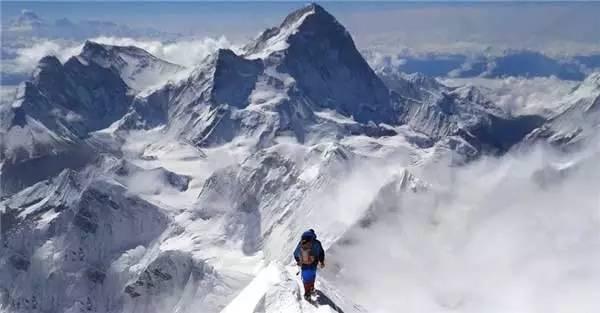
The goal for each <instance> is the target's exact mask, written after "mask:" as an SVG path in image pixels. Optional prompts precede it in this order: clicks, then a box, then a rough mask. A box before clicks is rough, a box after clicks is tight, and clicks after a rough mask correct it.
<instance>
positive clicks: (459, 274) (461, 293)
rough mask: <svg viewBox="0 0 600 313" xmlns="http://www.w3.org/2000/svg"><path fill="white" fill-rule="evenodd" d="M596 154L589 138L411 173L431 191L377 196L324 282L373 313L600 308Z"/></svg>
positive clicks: (337, 251)
mask: <svg viewBox="0 0 600 313" xmlns="http://www.w3.org/2000/svg"><path fill="white" fill-rule="evenodd" d="M599 158H600V146H599V145H598V144H596V143H594V142H593V141H591V144H590V146H588V147H586V148H585V149H583V150H582V151H580V152H577V153H572V154H568V155H564V154H561V153H558V152H557V151H555V150H550V149H547V148H544V147H538V148H536V149H532V150H531V151H529V152H527V153H522V152H520V153H516V152H515V153H511V154H508V155H505V156H503V157H500V158H491V157H489V158H483V159H481V160H479V161H477V162H474V163H472V164H470V165H468V166H464V167H446V166H445V165H443V164H440V165H439V166H434V167H432V168H425V169H423V170H422V171H421V170H419V169H414V170H415V171H419V173H418V175H419V176H420V177H422V178H424V179H425V180H426V181H427V182H429V183H431V184H432V187H431V188H430V190H429V191H426V192H423V193H412V192H406V193H398V194H395V196H391V197H390V196H388V197H383V198H379V199H380V200H381V201H380V202H379V205H380V206H381V207H380V208H383V210H380V211H378V212H380V215H379V216H378V220H377V221H376V222H375V223H373V224H371V225H370V226H368V227H364V228H358V227H357V228H355V229H354V230H352V231H350V232H348V233H347V234H346V235H345V237H343V238H342V241H340V242H341V243H340V244H339V245H336V246H334V247H333V249H332V250H331V253H329V260H330V261H329V264H332V265H330V267H334V268H336V267H337V266H339V267H340V268H338V270H337V271H336V273H335V275H329V274H328V275H329V276H328V278H329V279H332V280H335V284H336V286H339V287H341V288H342V292H343V293H344V294H345V295H346V296H347V297H351V298H352V299H355V300H356V301H357V302H358V303H359V304H361V305H363V306H365V308H366V309H368V310H369V311H371V312H396V311H397V308H399V307H401V308H403V311H406V312H446V311H448V312H450V311H452V312H463V313H465V312H473V313H474V312H498V313H502V312H571V311H576V312H595V311H596V310H597V308H598V307H599V306H600V300H599V299H598V298H597V297H596V296H595V295H594V292H593V291H594V290H597V288H598V286H599V282H600V269H599V268H598V266H597V264H598V263H599V262H600V253H599V250H598V247H600V232H599V231H598V229H600V198H599V197H598V192H597V189H598V188H597V186H598V178H597V175H596V174H595V173H598V170H600V166H599V165H598V164H599V163H598V160H599ZM326 276H327V275H326Z"/></svg>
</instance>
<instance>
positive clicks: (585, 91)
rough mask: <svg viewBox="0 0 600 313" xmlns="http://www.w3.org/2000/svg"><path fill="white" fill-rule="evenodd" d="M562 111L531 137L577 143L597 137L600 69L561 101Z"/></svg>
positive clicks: (565, 145)
mask: <svg viewBox="0 0 600 313" xmlns="http://www.w3.org/2000/svg"><path fill="white" fill-rule="evenodd" d="M557 107H558V108H559V112H558V113H557V114H555V115H554V116H552V117H551V118H550V119H549V120H548V121H547V122H546V123H544V125H542V126H541V127H540V128H538V129H535V130H534V131H533V132H532V133H531V134H529V135H528V139H529V140H530V141H531V140H539V139H544V140H547V141H548V142H549V143H550V144H554V145H558V146H563V147H577V146H578V145H580V144H581V143H582V142H586V141H589V140H590V138H594V135H595V134H596V133H597V130H598V125H600V113H599V112H600V73H593V74H590V75H589V76H588V77H587V78H586V79H585V80H584V81H583V82H581V84H579V85H578V86H577V87H575V88H574V89H573V90H572V91H571V92H570V93H569V94H567V95H566V96H565V97H564V98H563V99H561V100H560V101H559V104H558V105H557Z"/></svg>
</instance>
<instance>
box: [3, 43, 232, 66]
mask: <svg viewBox="0 0 600 313" xmlns="http://www.w3.org/2000/svg"><path fill="white" fill-rule="evenodd" d="M90 40H91V41H95V42H98V43H103V44H109V45H119V46H136V47H140V48H142V49H144V50H146V51H148V52H150V53H151V54H153V55H155V56H157V57H159V58H162V59H165V60H167V61H170V62H172V63H175V64H179V65H183V66H187V67H193V66H194V65H197V64H199V63H200V62H201V61H202V60H203V59H204V58H206V57H207V56H208V55H209V54H211V53H212V52H214V51H216V50H217V49H221V48H230V49H236V46H234V45H233V44H232V43H231V42H229V41H228V40H227V39H226V38H225V37H219V38H211V37H206V38H200V39H186V40H180V41H173V42H161V41H158V40H138V39H134V38H120V37H97V38H91V39H90ZM83 44H84V43H83V42H72V41H59V40H40V41H36V42H34V43H33V44H31V45H29V46H27V47H20V48H16V49H15V50H14V54H15V58H13V59H5V60H3V69H2V72H3V74H5V73H21V74H28V73H30V72H31V71H32V70H33V69H34V68H35V66H36V65H37V63H38V61H39V60H40V59H41V58H42V57H44V56H47V55H54V56H56V57H57V58H58V59H60V60H61V62H65V61H66V60H68V59H69V58H70V57H71V56H74V55H77V54H79V53H80V52H81V49H82V47H83Z"/></svg>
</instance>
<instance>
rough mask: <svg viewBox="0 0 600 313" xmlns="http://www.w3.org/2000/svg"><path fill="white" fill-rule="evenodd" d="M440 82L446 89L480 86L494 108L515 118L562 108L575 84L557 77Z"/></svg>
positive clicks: (453, 79) (467, 79)
mask: <svg viewBox="0 0 600 313" xmlns="http://www.w3.org/2000/svg"><path fill="white" fill-rule="evenodd" d="M442 82H443V83H444V84H447V85H449V86H461V85H473V86H477V87H481V90H483V91H484V92H485V93H486V95H487V96H488V97H489V98H490V99H491V100H492V101H494V103H495V104H496V105H498V106H501V107H503V108H504V109H506V110H507V111H508V112H511V113H513V114H516V115H517V114H544V115H548V114H552V113H553V112H556V110H558V109H560V108H561V106H560V105H561V104H562V103H561V101H560V100H561V99H563V98H564V97H565V96H566V95H567V94H568V93H569V92H570V91H571V90H573V88H574V87H575V86H577V84H578V83H577V82H574V81H568V80H561V79H558V78H556V77H535V78H521V77H508V78H498V79H494V78H478V77H476V78H452V79H444V80H442Z"/></svg>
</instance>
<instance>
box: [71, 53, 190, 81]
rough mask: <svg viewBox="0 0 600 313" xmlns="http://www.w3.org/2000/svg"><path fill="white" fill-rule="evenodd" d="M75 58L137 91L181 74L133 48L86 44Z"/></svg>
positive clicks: (165, 62)
mask: <svg viewBox="0 0 600 313" xmlns="http://www.w3.org/2000/svg"><path fill="white" fill-rule="evenodd" d="M78 57H79V58H80V59H82V60H85V61H87V62H93V63H96V64H98V65H100V66H102V67H104V68H108V69H111V70H112V71H114V72H116V73H117V74H119V76H120V77H121V79H123V81H124V82H125V83H126V84H127V85H128V86H129V87H130V88H132V89H135V90H137V91H142V90H144V89H146V88H151V87H153V86H156V85H159V84H160V83H163V82H166V81H167V80H169V79H170V78H172V77H174V76H176V75H177V74H178V73H180V72H181V71H183V70H184V68H183V67H181V66H179V65H175V64H173V63H169V62H167V61H164V60H161V59H159V58H157V57H155V56H153V55H151V54H150V53H148V52H146V51H145V50H143V49H140V48H137V47H133V46H128V47H121V46H112V45H105V44H98V43H95V42H92V41H86V42H85V45H84V46H83V49H82V51H81V54H80V55H79V56H78Z"/></svg>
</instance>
